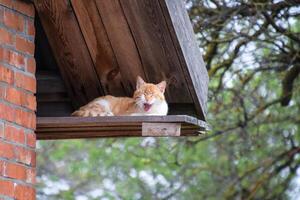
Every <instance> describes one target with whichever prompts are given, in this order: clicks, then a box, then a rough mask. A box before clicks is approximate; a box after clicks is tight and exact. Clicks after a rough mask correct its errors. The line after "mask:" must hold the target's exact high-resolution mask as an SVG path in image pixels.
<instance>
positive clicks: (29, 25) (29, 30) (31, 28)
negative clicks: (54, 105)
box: [27, 20, 35, 36]
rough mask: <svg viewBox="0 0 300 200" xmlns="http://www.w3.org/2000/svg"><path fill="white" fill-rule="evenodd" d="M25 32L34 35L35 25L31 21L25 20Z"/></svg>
mask: <svg viewBox="0 0 300 200" xmlns="http://www.w3.org/2000/svg"><path fill="white" fill-rule="evenodd" d="M27 34H28V35H30V36H34V35H35V27H34V23H33V21H29V20H27Z"/></svg>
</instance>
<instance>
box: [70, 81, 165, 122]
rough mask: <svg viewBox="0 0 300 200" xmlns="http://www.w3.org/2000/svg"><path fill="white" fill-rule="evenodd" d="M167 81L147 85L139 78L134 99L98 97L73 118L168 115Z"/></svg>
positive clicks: (73, 114)
mask: <svg viewBox="0 0 300 200" xmlns="http://www.w3.org/2000/svg"><path fill="white" fill-rule="evenodd" d="M165 89H166V81H162V82H160V83H158V84H152V83H146V82H145V81H144V80H143V79H142V78H141V77H140V76H138V77H137V81H136V90H135V92H134V94H133V98H129V97H114V96H110V95H107V96H103V97H98V98H96V99H94V100H93V101H91V102H90V103H88V104H87V105H85V106H82V107H81V108H79V110H77V111H75V112H73V113H72V116H81V117H96V116H138V115H167V113H168V104H167V102H166V100H165V96H164V93H165Z"/></svg>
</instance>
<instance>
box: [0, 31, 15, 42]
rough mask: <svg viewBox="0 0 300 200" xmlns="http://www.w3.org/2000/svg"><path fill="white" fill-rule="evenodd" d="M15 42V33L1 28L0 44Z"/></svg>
mask: <svg viewBox="0 0 300 200" xmlns="http://www.w3.org/2000/svg"><path fill="white" fill-rule="evenodd" d="M12 43H13V34H12V33H10V32H8V31H7V30H5V29H4V28H0V44H9V45H11V44H12Z"/></svg>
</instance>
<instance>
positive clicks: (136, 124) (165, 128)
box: [36, 115, 209, 140]
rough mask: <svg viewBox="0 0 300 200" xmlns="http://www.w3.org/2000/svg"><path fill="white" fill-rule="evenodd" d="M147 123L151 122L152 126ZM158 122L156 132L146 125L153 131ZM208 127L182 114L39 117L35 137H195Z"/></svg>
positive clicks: (202, 122)
mask: <svg viewBox="0 0 300 200" xmlns="http://www.w3.org/2000/svg"><path fill="white" fill-rule="evenodd" d="M149 124H152V126H151V125H149ZM158 124H159V127H160V128H158V129H156V131H150V129H149V128H151V127H152V129H151V130H153V125H158ZM170 124H172V125H170ZM178 126H180V132H178ZM208 129H209V126H208V125H207V124H206V123H205V122H204V121H201V120H198V119H196V118H194V117H190V116H185V115H169V116H114V117H39V118H38V120H37V130H36V135H37V139H40V140H43V139H74V138H96V137H97V138H101V137H141V136H196V135H199V134H200V133H201V132H204V131H206V130H208ZM143 130H144V131H143ZM147 130H148V132H147ZM159 130H160V132H159ZM179 133H180V134H179Z"/></svg>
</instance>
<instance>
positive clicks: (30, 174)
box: [26, 168, 36, 184]
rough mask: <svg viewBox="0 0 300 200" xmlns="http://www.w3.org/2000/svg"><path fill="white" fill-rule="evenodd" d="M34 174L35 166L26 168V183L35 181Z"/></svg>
mask: <svg viewBox="0 0 300 200" xmlns="http://www.w3.org/2000/svg"><path fill="white" fill-rule="evenodd" d="M35 176H36V171H35V168H31V169H27V170H26V182H27V183H31V184H35V182H36V180H35Z"/></svg>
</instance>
